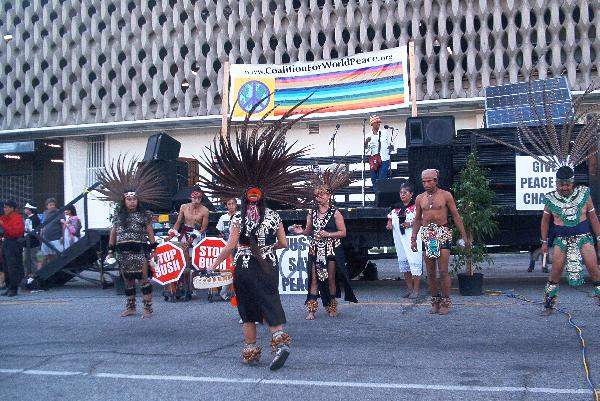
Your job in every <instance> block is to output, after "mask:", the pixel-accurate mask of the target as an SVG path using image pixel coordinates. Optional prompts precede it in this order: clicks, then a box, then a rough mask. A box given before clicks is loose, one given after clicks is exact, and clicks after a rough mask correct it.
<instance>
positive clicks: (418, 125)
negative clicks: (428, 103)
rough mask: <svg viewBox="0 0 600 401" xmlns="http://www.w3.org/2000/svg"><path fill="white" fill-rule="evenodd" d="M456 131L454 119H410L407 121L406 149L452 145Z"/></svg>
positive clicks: (436, 117) (441, 117)
mask: <svg viewBox="0 0 600 401" xmlns="http://www.w3.org/2000/svg"><path fill="white" fill-rule="evenodd" d="M455 133H456V130H455V128H454V117H452V116H433V117H409V118H408V119H407V120H406V129H405V134H406V147H411V146H448V145H452V141H453V140H454V135H455Z"/></svg>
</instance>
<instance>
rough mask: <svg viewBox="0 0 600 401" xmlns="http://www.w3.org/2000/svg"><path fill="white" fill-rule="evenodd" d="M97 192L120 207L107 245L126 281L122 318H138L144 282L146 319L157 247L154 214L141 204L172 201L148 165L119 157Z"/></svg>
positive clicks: (103, 175) (101, 175)
mask: <svg viewBox="0 0 600 401" xmlns="http://www.w3.org/2000/svg"><path fill="white" fill-rule="evenodd" d="M98 180H99V181H100V183H101V186H100V188H99V189H98V192H100V193H101V194H102V195H103V199H104V200H106V201H110V202H115V203H116V204H117V206H116V208H115V212H114V216H113V219H112V222H113V227H112V230H111V231H110V239H109V244H108V258H107V259H108V260H110V259H112V258H115V259H116V262H117V263H118V266H119V269H120V271H121V275H122V277H123V280H124V281H125V295H126V296H127V304H126V307H125V310H124V311H123V312H122V313H121V316H122V317H126V316H132V315H135V280H136V279H137V280H141V291H142V296H143V304H144V310H143V315H142V317H143V318H146V317H150V316H151V315H152V313H153V310H152V284H150V282H149V281H148V257H149V252H150V250H151V249H152V248H153V247H154V246H156V243H155V241H154V231H153V229H152V214H151V213H150V212H149V211H144V210H143V209H142V205H157V206H158V205H164V204H165V202H167V201H168V200H169V194H168V192H167V191H166V190H165V189H164V188H163V185H162V182H161V179H160V175H159V172H158V170H157V169H156V168H155V167H152V166H151V165H149V164H138V161H137V159H135V158H134V159H132V160H130V161H129V163H126V162H125V160H124V157H122V156H120V157H119V158H118V159H117V160H116V162H114V163H112V164H111V165H110V166H107V167H105V168H104V169H103V170H102V171H100V173H99V175H98Z"/></svg>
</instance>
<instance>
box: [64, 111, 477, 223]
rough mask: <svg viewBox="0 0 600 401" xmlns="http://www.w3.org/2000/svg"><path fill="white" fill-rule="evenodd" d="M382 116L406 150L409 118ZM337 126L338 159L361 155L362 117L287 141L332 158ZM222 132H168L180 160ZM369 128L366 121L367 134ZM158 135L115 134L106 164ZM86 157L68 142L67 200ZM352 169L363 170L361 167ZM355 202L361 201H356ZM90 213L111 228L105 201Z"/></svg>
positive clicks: (298, 129)
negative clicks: (175, 140) (396, 129)
mask: <svg viewBox="0 0 600 401" xmlns="http://www.w3.org/2000/svg"><path fill="white" fill-rule="evenodd" d="M432 114H433V113H432ZM436 114H438V113H436ZM452 114H453V115H454V117H455V122H456V129H457V130H459V129H465V128H479V127H481V126H482V122H483V112H482V111H467V112H458V113H457V112H453V113H452ZM425 115H426V114H425ZM381 117H382V124H381V126H382V127H383V126H384V125H385V124H387V125H391V126H394V127H396V128H398V131H397V135H396V141H395V146H396V147H397V148H398V147H399V148H403V147H405V146H406V141H405V137H404V127H405V122H406V116H405V115H398V114H385V113H382V114H381ZM313 123H314V122H313ZM338 123H339V124H340V128H339V131H338V134H337V136H336V143H335V145H336V146H335V154H336V156H342V155H356V154H362V151H363V150H362V149H363V119H362V118H353V119H340V120H333V121H319V122H317V124H319V133H318V134H309V133H308V127H307V123H306V122H300V123H298V124H297V125H296V126H295V127H294V128H293V129H292V130H290V131H289V132H288V138H289V141H297V142H298V145H299V146H310V147H311V148H312V150H311V153H310V154H311V156H331V154H332V148H331V146H330V145H329V140H330V138H331V135H332V133H333V132H334V130H335V125H336V124H338ZM219 129H220V127H211V128H203V129H179V130H170V131H167V133H168V134H169V135H171V136H172V137H173V138H175V139H177V140H178V141H179V142H181V144H182V147H181V152H180V156H181V157H200V156H201V155H202V153H203V150H204V148H205V147H206V146H207V145H209V144H210V143H211V141H212V139H213V138H214V137H215V135H218V134H219ZM369 129H370V127H369V126H368V121H367V125H366V130H367V135H368V132H369V131H368V130H369ZM155 133H156V132H155V131H151V130H148V131H145V132H141V133H114V134H108V135H106V145H105V152H106V163H110V162H111V161H112V160H113V159H115V158H117V157H118V156H119V155H121V154H124V153H125V154H128V155H131V156H137V157H139V158H142V157H143V156H144V152H145V150H146V143H147V140H148V137H149V136H150V135H153V134H155ZM86 158H87V144H86V140H85V138H75V139H67V140H65V200H70V199H73V198H74V197H75V196H77V194H79V193H80V192H81V191H82V190H83V189H84V188H85V184H86V176H87V175H86V174H87V172H86V162H87V159H86ZM353 168H356V169H360V165H358V166H354V167H353ZM366 177H367V180H366V182H367V185H370V180H369V179H368V177H369V172H368V171H367V172H366ZM361 184H362V183H361V182H357V183H355V184H354V185H359V186H360V185H361ZM357 196H360V195H357ZM353 200H358V199H356V198H354V199H353ZM78 210H81V211H82V210H83V204H82V203H81V202H80V205H78ZM89 211H90V213H89V214H90V215H89V224H90V227H91V228H100V227H108V226H109V225H110V222H109V221H108V216H109V213H110V208H109V205H108V204H107V203H106V202H102V201H99V200H97V199H95V198H94V196H93V194H92V196H90V204H89Z"/></svg>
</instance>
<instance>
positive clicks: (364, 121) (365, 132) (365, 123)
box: [361, 118, 367, 207]
mask: <svg viewBox="0 0 600 401" xmlns="http://www.w3.org/2000/svg"><path fill="white" fill-rule="evenodd" d="M366 127H367V119H366V118H363V124H362V129H363V130H362V131H363V154H362V163H361V164H362V205H363V207H364V206H365V185H366V180H365V153H366V147H365V141H366V140H367V131H366V129H367V128H366Z"/></svg>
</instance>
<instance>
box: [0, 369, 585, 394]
mask: <svg viewBox="0 0 600 401" xmlns="http://www.w3.org/2000/svg"><path fill="white" fill-rule="evenodd" d="M0 374H25V375H37V376H86V377H94V378H100V379H124V380H157V381H159V380H160V381H165V380H167V381H182V382H199V383H229V384H232V383H233V384H255V385H256V384H260V385H265V384H267V385H275V386H304V387H346V388H368V389H396V390H399V389H402V390H435V391H439V390H443V391H456V392H462V391H464V392H480V393H543V394H592V391H591V390H588V389H578V388H552V387H511V386H489V387H488V386H449V385H441V384H418V383H377V382H345V381H320V380H277V379H259V378H257V379H248V378H229V377H212V376H173V375H171V376H167V375H138V374H124V373H92V374H87V373H85V372H70V371H58V370H28V369H0Z"/></svg>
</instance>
